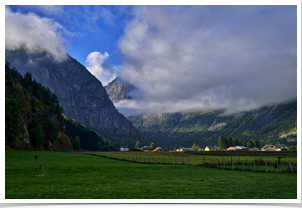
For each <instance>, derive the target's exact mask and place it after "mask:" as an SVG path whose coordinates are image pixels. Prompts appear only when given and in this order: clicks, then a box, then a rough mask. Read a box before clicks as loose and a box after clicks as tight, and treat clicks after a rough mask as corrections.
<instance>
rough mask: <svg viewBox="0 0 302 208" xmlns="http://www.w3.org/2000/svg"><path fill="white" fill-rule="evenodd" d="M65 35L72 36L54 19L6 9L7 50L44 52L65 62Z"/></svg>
mask: <svg viewBox="0 0 302 208" xmlns="http://www.w3.org/2000/svg"><path fill="white" fill-rule="evenodd" d="M63 34H65V35H66V34H67V35H72V34H71V33H70V32H69V31H67V30H66V29H65V28H64V27H63V26H62V25H60V24H59V23H57V22H55V21H53V20H52V19H49V18H45V17H44V18H43V17H39V16H38V15H36V14H34V13H27V14H22V13H18V12H13V11H12V10H11V9H10V8H9V7H6V8H5V49H8V50H14V49H17V48H20V47H24V48H26V49H28V50H30V51H36V50H40V51H41V50H43V51H47V52H48V53H49V55H50V56H52V57H53V58H54V59H55V60H57V61H63V60H65V58H66V57H67V53H66V50H65V47H64V45H63V43H64V38H63Z"/></svg>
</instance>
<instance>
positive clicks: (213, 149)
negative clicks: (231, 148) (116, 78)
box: [204, 146, 220, 151]
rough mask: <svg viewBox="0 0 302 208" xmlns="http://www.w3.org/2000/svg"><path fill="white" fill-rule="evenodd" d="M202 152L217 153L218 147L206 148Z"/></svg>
mask: <svg viewBox="0 0 302 208" xmlns="http://www.w3.org/2000/svg"><path fill="white" fill-rule="evenodd" d="M204 150H205V151H219V150H220V149H219V148H218V147H214V146H206V148H205V149H204Z"/></svg>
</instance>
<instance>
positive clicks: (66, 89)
mask: <svg viewBox="0 0 302 208" xmlns="http://www.w3.org/2000/svg"><path fill="white" fill-rule="evenodd" d="M5 59H6V61H8V62H10V63H11V65H13V66H14V67H16V68H17V69H18V70H19V71H20V73H21V74H23V75H24V74H25V73H26V72H27V71H29V72H31V73H32V77H33V79H36V80H37V81H38V82H40V83H41V84H42V85H44V86H46V87H48V88H49V89H50V90H51V91H52V92H53V93H55V94H56V95H57V97H58V100H59V101H60V103H61V105H62V106H63V108H64V114H65V115H67V116H68V117H70V118H73V119H75V120H77V121H79V122H80V123H82V124H84V125H86V126H87V127H88V128H90V129H92V130H96V131H97V132H99V133H101V134H102V135H104V136H105V137H106V138H108V139H110V140H111V141H112V142H114V143H119V141H120V140H121V139H125V140H127V141H128V142H129V144H131V145H133V144H135V142H136V141H137V140H140V141H141V143H145V142H146V140H145V139H144V138H143V137H142V136H141V135H140V133H139V132H138V131H137V130H136V129H135V127H134V126H133V125H132V123H131V122H129V121H128V120H127V119H126V118H125V117H124V116H123V115H122V114H120V113H118V111H117V110H116V108H115V107H114V105H113V103H112V101H111V100H110V99H109V97H108V95H107V93H106V91H105V89H104V87H103V86H102V84H101V82H100V81H99V80H98V79H97V78H95V77H94V76H93V75H92V74H91V73H90V72H89V71H88V70H87V69H86V68H85V67H84V66H83V65H82V64H80V63H79V62H78V61H76V60H75V59H73V58H72V57H70V56H69V57H68V59H67V60H66V61H63V62H55V61H54V60H53V59H51V58H50V57H48V56H47V54H46V53H45V52H39V53H28V52H27V51H25V50H24V49H18V50H14V51H6V52H5Z"/></svg>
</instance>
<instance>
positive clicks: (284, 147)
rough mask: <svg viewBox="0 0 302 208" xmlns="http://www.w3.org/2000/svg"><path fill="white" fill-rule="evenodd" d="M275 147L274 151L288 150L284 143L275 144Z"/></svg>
mask: <svg viewBox="0 0 302 208" xmlns="http://www.w3.org/2000/svg"><path fill="white" fill-rule="evenodd" d="M275 149H276V151H281V150H282V149H286V150H288V147H287V146H286V145H284V144H276V145H275Z"/></svg>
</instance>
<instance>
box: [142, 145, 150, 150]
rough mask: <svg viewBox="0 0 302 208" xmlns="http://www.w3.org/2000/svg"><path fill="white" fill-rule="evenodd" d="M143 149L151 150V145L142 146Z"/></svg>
mask: <svg viewBox="0 0 302 208" xmlns="http://www.w3.org/2000/svg"><path fill="white" fill-rule="evenodd" d="M141 149H142V150H149V149H150V147H149V146H142V147H141Z"/></svg>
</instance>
